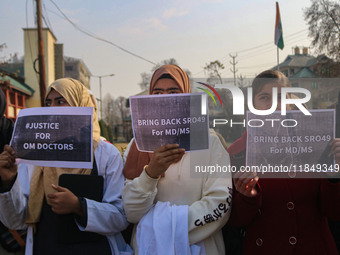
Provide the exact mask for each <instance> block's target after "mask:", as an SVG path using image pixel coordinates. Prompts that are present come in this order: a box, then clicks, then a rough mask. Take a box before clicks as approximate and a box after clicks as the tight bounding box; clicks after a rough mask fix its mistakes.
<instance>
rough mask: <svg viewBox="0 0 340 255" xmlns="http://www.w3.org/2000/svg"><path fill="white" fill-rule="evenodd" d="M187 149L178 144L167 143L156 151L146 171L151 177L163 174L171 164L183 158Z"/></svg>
mask: <svg viewBox="0 0 340 255" xmlns="http://www.w3.org/2000/svg"><path fill="white" fill-rule="evenodd" d="M184 152H185V149H181V148H179V145H178V144H166V145H163V146H161V147H159V148H158V149H156V150H155V151H154V153H153V154H152V157H151V160H150V163H149V165H148V167H147V168H146V170H145V171H146V173H147V174H148V175H149V176H150V177H151V178H158V177H159V176H161V175H162V174H163V173H164V172H165V171H166V170H167V169H168V168H169V166H170V165H171V164H173V163H176V162H178V161H179V160H181V158H182V157H183V155H184Z"/></svg>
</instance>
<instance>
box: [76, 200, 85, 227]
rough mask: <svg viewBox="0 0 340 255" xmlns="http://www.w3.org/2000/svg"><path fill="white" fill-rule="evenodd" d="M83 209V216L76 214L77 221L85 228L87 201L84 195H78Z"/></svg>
mask: <svg viewBox="0 0 340 255" xmlns="http://www.w3.org/2000/svg"><path fill="white" fill-rule="evenodd" d="M78 199H79V202H80V206H81V210H82V216H78V215H75V216H74V217H75V218H76V220H77V222H78V223H79V224H80V225H81V226H82V227H84V228H86V226H87V203H86V199H85V198H83V197H78Z"/></svg>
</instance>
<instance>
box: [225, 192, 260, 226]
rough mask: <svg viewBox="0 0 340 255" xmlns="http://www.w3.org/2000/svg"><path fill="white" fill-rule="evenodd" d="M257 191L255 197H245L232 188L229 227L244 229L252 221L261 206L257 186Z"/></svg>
mask: <svg viewBox="0 0 340 255" xmlns="http://www.w3.org/2000/svg"><path fill="white" fill-rule="evenodd" d="M257 190H258V193H257V195H256V196H254V197H246V196H244V195H242V194H241V193H239V192H238V191H237V190H236V189H235V188H234V191H233V202H232V207H231V215H230V219H229V221H228V224H229V225H231V226H234V227H246V226H247V225H249V224H250V223H251V222H252V221H253V219H254V218H255V217H256V215H257V214H258V212H259V209H260V208H261V206H262V190H261V188H260V186H258V185H257Z"/></svg>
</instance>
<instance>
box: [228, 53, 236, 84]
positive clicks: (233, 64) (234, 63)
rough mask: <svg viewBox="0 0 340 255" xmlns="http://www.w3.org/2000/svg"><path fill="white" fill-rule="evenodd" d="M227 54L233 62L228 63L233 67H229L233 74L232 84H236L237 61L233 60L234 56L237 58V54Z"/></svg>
mask: <svg viewBox="0 0 340 255" xmlns="http://www.w3.org/2000/svg"><path fill="white" fill-rule="evenodd" d="M229 56H230V57H231V58H232V59H233V62H230V61H229V63H230V64H231V65H232V66H233V69H230V71H231V72H232V73H233V74H234V85H235V86H236V73H237V71H238V70H236V67H235V66H236V64H237V63H238V62H235V58H237V54H236V55H235V56H232V55H231V54H229Z"/></svg>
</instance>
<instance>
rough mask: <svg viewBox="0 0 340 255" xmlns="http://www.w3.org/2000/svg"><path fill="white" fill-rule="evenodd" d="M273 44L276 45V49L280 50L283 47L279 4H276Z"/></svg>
mask: <svg viewBox="0 0 340 255" xmlns="http://www.w3.org/2000/svg"><path fill="white" fill-rule="evenodd" d="M274 43H275V44H276V45H277V47H278V48H280V49H281V50H282V49H283V47H284V43H283V34H282V24H281V16H280V9H279V3H278V2H276V22H275V41H274Z"/></svg>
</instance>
